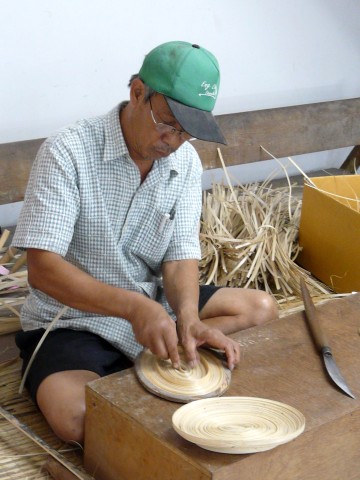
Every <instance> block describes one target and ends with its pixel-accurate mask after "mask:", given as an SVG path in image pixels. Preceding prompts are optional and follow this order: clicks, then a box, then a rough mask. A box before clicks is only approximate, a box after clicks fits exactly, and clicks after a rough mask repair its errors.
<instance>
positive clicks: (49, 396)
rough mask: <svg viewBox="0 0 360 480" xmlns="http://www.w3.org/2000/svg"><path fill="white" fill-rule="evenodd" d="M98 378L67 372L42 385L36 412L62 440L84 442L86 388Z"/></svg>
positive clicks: (85, 371) (95, 375) (86, 373)
mask: <svg viewBox="0 0 360 480" xmlns="http://www.w3.org/2000/svg"><path fill="white" fill-rule="evenodd" d="M97 378H99V375H97V374H96V373H94V372H90V371H88V370H68V371H64V372H57V373H53V374H52V375H49V376H48V377H46V378H45V380H43V381H42V382H41V384H40V386H39V389H38V392H37V396H36V399H37V402H38V405H39V408H40V410H41V412H42V413H43V415H44V417H45V418H46V420H47V422H48V423H49V425H50V427H51V428H52V430H53V431H54V433H55V434H56V435H57V436H58V437H59V438H61V439H62V440H64V441H66V442H70V441H75V442H78V443H82V442H83V441H84V416H85V385H86V384H87V383H88V382H90V381H92V380H95V379H97Z"/></svg>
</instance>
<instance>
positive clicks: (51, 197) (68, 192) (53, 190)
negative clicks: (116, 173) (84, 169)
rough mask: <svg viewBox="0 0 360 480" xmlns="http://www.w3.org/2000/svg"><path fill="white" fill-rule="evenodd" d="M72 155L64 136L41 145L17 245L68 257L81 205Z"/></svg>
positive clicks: (21, 218)
mask: <svg viewBox="0 0 360 480" xmlns="http://www.w3.org/2000/svg"><path fill="white" fill-rule="evenodd" d="M72 156H73V154H72V152H71V150H69V149H68V148H67V147H66V146H65V145H64V142H63V141H62V138H61V137H60V138H58V139H56V140H54V141H52V140H50V139H49V140H47V141H45V142H44V144H43V145H42V146H41V148H40V150H39V153H38V155H37V157H36V159H35V162H34V165H33V168H32V171H31V174H30V178H29V183H28V186H27V190H26V194H25V199H24V205H23V208H22V211H21V213H20V218H19V222H18V225H17V228H16V231H15V234H14V238H13V241H12V244H13V246H15V247H18V248H24V249H26V248H38V249H42V250H48V251H52V252H55V253H58V254H60V255H62V256H65V254H66V252H67V250H68V246H69V243H70V241H71V239H72V236H73V231H74V224H75V222H76V219H77V217H78V214H79V206H80V200H79V192H78V188H77V173H76V168H75V166H74V162H73V159H72Z"/></svg>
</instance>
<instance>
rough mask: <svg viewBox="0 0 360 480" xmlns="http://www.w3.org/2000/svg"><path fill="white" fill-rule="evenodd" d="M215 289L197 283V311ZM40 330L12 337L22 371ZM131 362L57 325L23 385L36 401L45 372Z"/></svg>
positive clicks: (101, 369) (106, 369) (105, 368)
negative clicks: (198, 291) (198, 290)
mask: <svg viewBox="0 0 360 480" xmlns="http://www.w3.org/2000/svg"><path fill="white" fill-rule="evenodd" d="M218 289H219V287H214V286H211V285H209V286H201V287H200V297H199V311H200V310H201V309H202V308H203V307H204V305H205V304H206V303H207V301H208V300H209V299H210V297H212V295H213V294H214V293H215V292H216V291H217V290H218ZM43 333H44V329H43V328H39V329H36V330H30V331H27V332H18V333H17V334H16V337H15V341H16V345H17V346H18V348H19V349H20V356H21V358H22V359H23V367H22V373H24V371H25V369H26V367H27V365H28V363H29V361H30V358H31V355H32V353H33V351H34V350H35V348H36V346H37V344H38V343H39V341H40V339H41V337H42V335H43ZM132 365H133V362H132V361H131V360H130V359H129V358H127V357H126V355H124V354H123V353H121V352H120V351H119V350H117V349H116V348H115V347H113V346H112V345H111V344H110V343H108V342H107V341H106V340H104V339H103V338H101V337H99V336H98V335H95V334H93V333H91V332H85V331H79V330H70V329H66V328H57V329H55V330H53V331H51V332H50V333H49V334H48V335H47V337H46V339H45V341H44V343H43V344H42V345H41V348H40V349H39V351H38V352H37V354H36V356H35V359H34V361H33V364H32V366H31V368H30V370H29V372H28V376H27V379H26V383H25V385H26V387H27V389H28V391H29V393H30V395H31V397H32V399H33V401H34V402H35V403H36V392H37V389H38V388H39V385H40V383H41V382H42V381H43V380H44V379H45V378H46V377H48V376H49V375H51V374H52V373H56V372H62V371H64V370H90V371H91V372H95V373H97V374H98V375H99V376H100V377H104V376H105V375H110V374H111V373H115V372H119V371H121V370H125V369H126V368H130V367H132Z"/></svg>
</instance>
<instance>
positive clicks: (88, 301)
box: [27, 248, 179, 367]
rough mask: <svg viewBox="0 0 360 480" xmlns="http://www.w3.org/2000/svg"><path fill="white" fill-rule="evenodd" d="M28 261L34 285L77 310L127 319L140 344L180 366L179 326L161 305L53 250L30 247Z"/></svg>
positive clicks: (30, 276)
mask: <svg viewBox="0 0 360 480" xmlns="http://www.w3.org/2000/svg"><path fill="white" fill-rule="evenodd" d="M27 263H28V276H29V283H30V285H31V286H32V287H33V288H36V289H38V290H41V291H42V292H44V293H46V294H47V295H49V296H51V297H53V298H55V299H56V300H58V301H59V302H61V303H63V304H64V305H68V306H69V307H72V308H76V309H78V310H82V311H86V312H92V313H97V314H102V315H107V316H113V317H122V318H125V319H126V320H128V321H129V322H130V323H131V324H132V328H133V331H134V334H135V338H136V340H137V341H138V342H139V343H140V344H141V345H143V346H144V347H147V348H149V349H150V350H151V352H152V353H154V354H155V355H157V356H158V357H160V358H170V359H171V361H172V363H173V365H174V366H175V367H178V365H179V355H178V350H177V333H176V326H175V325H174V322H173V320H172V319H171V318H170V317H169V315H168V314H167V312H166V311H165V309H164V308H163V307H162V306H161V305H160V304H158V303H157V302H155V301H153V300H151V299H149V298H147V297H146V296H144V295H142V294H140V293H137V292H133V291H129V290H126V289H123V288H118V287H114V286H111V285H107V284H105V283H102V282H100V281H98V280H96V279H95V278H93V277H92V276H90V275H88V274H87V273H85V272H83V271H82V270H80V269H79V268H77V267H75V266H74V265H72V264H70V263H69V262H67V261H66V260H64V258H62V257H61V256H60V255H58V254H56V253H53V252H49V251H45V250H38V249H33V248H29V249H28V250H27Z"/></svg>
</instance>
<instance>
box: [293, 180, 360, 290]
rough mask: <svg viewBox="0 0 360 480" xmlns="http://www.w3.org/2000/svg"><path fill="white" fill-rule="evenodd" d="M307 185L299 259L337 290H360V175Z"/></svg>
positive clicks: (304, 197) (305, 188) (318, 181)
mask: <svg viewBox="0 0 360 480" xmlns="http://www.w3.org/2000/svg"><path fill="white" fill-rule="evenodd" d="M311 180H312V181H313V182H314V184H315V187H312V186H310V185H304V193H303V203H302V210H301V219H300V228H299V244H300V246H301V247H302V252H301V253H300V255H299V257H298V260H297V262H298V263H299V265H301V266H302V267H303V268H305V269H306V270H309V271H310V272H311V274H312V275H313V276H314V277H316V278H318V279H319V280H321V281H322V282H323V283H325V284H326V285H328V286H329V287H331V288H332V289H333V290H335V292H338V293H348V292H354V291H357V292H359V291H360V175H339V176H329V177H315V178H312V179H311Z"/></svg>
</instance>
